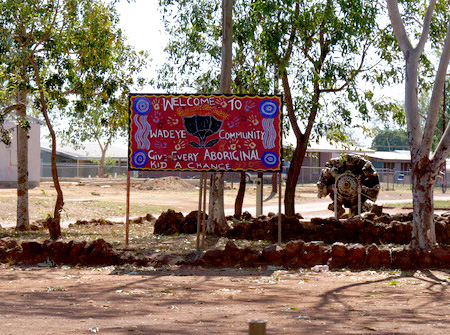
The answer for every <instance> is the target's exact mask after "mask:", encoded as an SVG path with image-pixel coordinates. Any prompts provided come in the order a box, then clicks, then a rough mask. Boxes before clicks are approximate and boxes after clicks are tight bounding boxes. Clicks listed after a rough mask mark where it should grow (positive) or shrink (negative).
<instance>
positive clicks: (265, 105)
mask: <svg viewBox="0 0 450 335" xmlns="http://www.w3.org/2000/svg"><path fill="white" fill-rule="evenodd" d="M259 112H260V113H261V115H262V116H264V117H275V116H277V114H278V105H277V104H276V103H275V102H273V101H271V100H265V101H263V102H261V103H260V104H259Z"/></svg>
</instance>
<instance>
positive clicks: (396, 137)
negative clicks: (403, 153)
mask: <svg viewBox="0 0 450 335" xmlns="http://www.w3.org/2000/svg"><path fill="white" fill-rule="evenodd" d="M372 149H374V150H378V151H394V150H408V149H409V143H408V132H407V131H406V130H391V129H385V130H379V131H378V133H377V135H376V136H375V138H374V139H373V141H372Z"/></svg>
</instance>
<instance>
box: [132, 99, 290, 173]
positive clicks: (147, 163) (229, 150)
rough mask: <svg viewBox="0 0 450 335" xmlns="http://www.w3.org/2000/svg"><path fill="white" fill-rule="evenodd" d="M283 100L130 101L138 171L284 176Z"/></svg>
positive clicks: (134, 164) (133, 146)
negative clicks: (269, 173)
mask: <svg viewBox="0 0 450 335" xmlns="http://www.w3.org/2000/svg"><path fill="white" fill-rule="evenodd" d="M281 108H282V101H281V97H280V96H256V95H181V94H180V95H165V94H131V95H130V96H129V110H130V113H129V115H130V117H129V128H130V129H129V130H130V131H129V136H130V137H129V162H128V163H129V165H128V166H129V167H130V169H134V170H179V171H247V170H254V171H280V170H281V115H282V110H281Z"/></svg>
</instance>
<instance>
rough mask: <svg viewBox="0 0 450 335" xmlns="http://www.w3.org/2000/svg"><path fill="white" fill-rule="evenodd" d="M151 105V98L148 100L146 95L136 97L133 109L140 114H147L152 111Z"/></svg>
mask: <svg viewBox="0 0 450 335" xmlns="http://www.w3.org/2000/svg"><path fill="white" fill-rule="evenodd" d="M151 107H152V104H151V102H150V100H148V99H147V98H145V97H139V98H136V99H134V102H133V109H134V111H135V112H136V113H138V114H141V115H145V114H147V113H148V112H150V109H151Z"/></svg>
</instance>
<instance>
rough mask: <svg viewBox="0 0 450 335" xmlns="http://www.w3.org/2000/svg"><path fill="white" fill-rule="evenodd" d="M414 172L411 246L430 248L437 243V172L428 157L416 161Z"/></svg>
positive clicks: (414, 247)
mask: <svg viewBox="0 0 450 335" xmlns="http://www.w3.org/2000/svg"><path fill="white" fill-rule="evenodd" d="M412 172H413V173H412V187H413V231H412V237H411V248H413V249H419V248H420V249H430V248H432V247H433V246H434V245H435V244H436V232H435V225H434V207H433V190H434V184H435V182H436V176H437V173H436V171H432V170H431V168H430V162H429V159H428V158H425V159H423V160H422V161H421V162H418V163H414V164H413V169H412Z"/></svg>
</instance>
